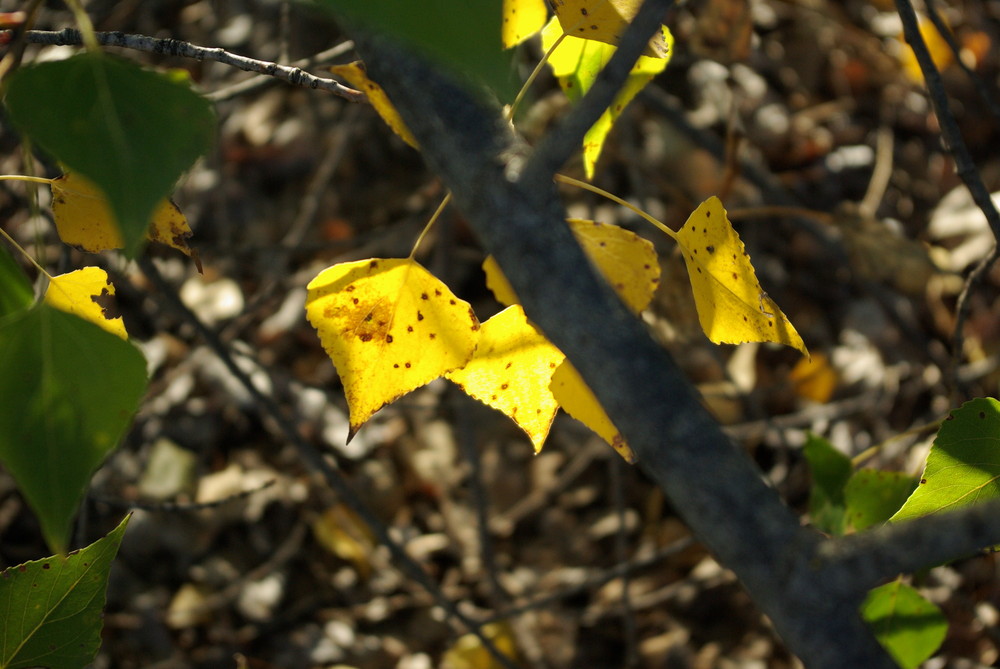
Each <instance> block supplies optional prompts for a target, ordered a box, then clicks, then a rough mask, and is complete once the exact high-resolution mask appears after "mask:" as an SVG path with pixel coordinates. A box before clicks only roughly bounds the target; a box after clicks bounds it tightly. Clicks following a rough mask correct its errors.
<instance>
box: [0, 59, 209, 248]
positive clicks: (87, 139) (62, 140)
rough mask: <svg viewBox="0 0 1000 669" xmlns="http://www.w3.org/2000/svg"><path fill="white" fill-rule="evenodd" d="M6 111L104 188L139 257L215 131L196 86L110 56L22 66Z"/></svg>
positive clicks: (47, 147) (128, 244)
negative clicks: (163, 204)
mask: <svg viewBox="0 0 1000 669" xmlns="http://www.w3.org/2000/svg"><path fill="white" fill-rule="evenodd" d="M6 104H7V108H8V110H9V112H10V117H11V120H12V121H13V122H14V124H15V125H16V126H17V127H18V128H19V129H20V130H21V131H22V132H23V133H24V134H25V135H27V136H28V137H29V138H30V139H31V140H32V141H33V142H34V143H35V144H37V145H38V146H39V147H41V148H42V149H43V150H44V151H46V152H47V153H49V154H51V155H52V156H53V157H54V158H55V159H56V160H58V161H60V162H61V163H63V164H65V165H67V166H68V167H69V168H70V169H71V170H74V171H76V172H79V173H80V174H82V175H84V176H85V177H87V178H88V179H90V180H91V181H93V182H94V183H95V184H96V185H97V186H98V187H99V188H100V189H101V190H102V191H104V194H105V195H106V196H107V198H108V201H109V203H110V204H111V209H112V211H113V212H114V214H115V218H116V219H117V222H118V225H119V227H120V228H121V232H122V237H123V238H124V240H125V252H126V253H127V254H128V255H130V256H131V255H134V254H135V253H136V251H137V250H138V249H139V247H140V245H141V244H142V242H143V239H144V238H145V235H146V230H147V229H148V228H149V221H150V218H151V217H152V215H153V211H154V209H155V208H156V205H157V204H158V203H159V202H160V201H161V200H163V199H164V198H166V197H167V196H168V195H170V192H171V191H172V190H173V187H174V184H175V183H176V182H177V179H178V178H179V177H180V176H181V174H182V173H183V172H184V170H186V169H187V168H189V167H190V166H191V165H192V164H193V163H194V161H195V160H196V159H197V158H198V157H199V156H201V155H202V154H203V153H205V152H206V151H207V150H208V148H209V146H210V145H211V142H212V138H213V136H214V133H215V114H214V113H213V112H212V107H211V105H210V103H209V102H208V101H207V100H206V99H204V98H202V97H201V96H199V95H198V94H197V93H195V92H194V91H193V90H191V87H190V86H189V85H188V84H187V83H185V82H183V81H180V80H178V77H177V76H170V75H165V74H159V73H156V72H152V71H150V70H145V69H142V68H141V67H139V66H138V65H135V64H133V63H129V62H127V61H123V60H120V59H118V58H115V57H112V56H108V55H106V54H91V53H87V54H81V55H78V56H74V57H72V58H69V59H67V60H60V61H56V62H50V63H41V64H39V65H30V66H27V67H23V68H21V69H20V70H18V71H17V72H15V73H14V75H13V76H12V77H11V80H10V85H9V87H8V90H7V97H6Z"/></svg>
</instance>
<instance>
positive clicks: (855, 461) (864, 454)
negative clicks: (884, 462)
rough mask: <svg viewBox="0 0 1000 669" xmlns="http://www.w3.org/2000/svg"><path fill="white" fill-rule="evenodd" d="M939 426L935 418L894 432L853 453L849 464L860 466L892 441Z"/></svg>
mask: <svg viewBox="0 0 1000 669" xmlns="http://www.w3.org/2000/svg"><path fill="white" fill-rule="evenodd" d="M939 427H941V421H940V420H936V421H932V422H930V423H924V424H923V425H916V426H914V427H911V428H910V429H909V430H906V431H904V432H900V433H899V434H895V435H893V436H891V437H889V438H888V439H886V440H885V441H881V442H879V443H877V444H875V445H873V446H869V447H868V448H866V449H865V450H863V451H861V452H860V453H858V454H857V455H855V456H854V457H853V458H851V466H853V467H858V466H860V465H861V463H863V462H864V461H865V460H868V459H869V458H872V457H874V456H875V455H876V454H877V453H878V452H879V451H881V450H882V449H883V448H885V447H886V446H888V445H889V444H891V443H892V442H894V441H898V440H900V439H902V438H904V437H909V436H916V435H918V434H922V433H924V432H927V431H930V430H936V429H938V428H939Z"/></svg>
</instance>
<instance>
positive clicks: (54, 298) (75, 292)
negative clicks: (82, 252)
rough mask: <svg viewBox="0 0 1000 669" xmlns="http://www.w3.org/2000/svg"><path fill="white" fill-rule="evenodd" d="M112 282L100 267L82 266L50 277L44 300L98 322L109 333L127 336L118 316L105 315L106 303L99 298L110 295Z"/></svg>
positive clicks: (113, 287) (124, 337) (112, 289)
mask: <svg viewBox="0 0 1000 669" xmlns="http://www.w3.org/2000/svg"><path fill="white" fill-rule="evenodd" d="M114 294H115V286H114V284H112V283H111V282H110V281H108V273H107V272H105V271H104V270H103V269H101V268H100V267H84V268H83V269H78V270H76V271H73V272H69V273H68V274H60V275H59V276H54V277H52V280H51V281H50V282H49V287H48V289H47V290H46V291H45V301H46V302H48V303H49V304H51V305H52V306H53V307H56V308H57V309H62V310H63V311H65V312H67V313H70V314H74V315H76V316H79V317H80V318H83V319H85V320H88V321H90V322H91V323H94V324H95V325H99V326H101V327H102V328H104V329H105V330H107V331H108V332H110V333H111V334H114V335H118V336H119V337H121V338H122V339H128V333H127V332H125V323H124V322H122V318H121V316H115V317H113V318H108V315H107V312H106V311H105V310H106V308H107V307H105V306H102V305H101V303H100V302H99V301H98V300H99V299H100V298H108V297H113V296H114Z"/></svg>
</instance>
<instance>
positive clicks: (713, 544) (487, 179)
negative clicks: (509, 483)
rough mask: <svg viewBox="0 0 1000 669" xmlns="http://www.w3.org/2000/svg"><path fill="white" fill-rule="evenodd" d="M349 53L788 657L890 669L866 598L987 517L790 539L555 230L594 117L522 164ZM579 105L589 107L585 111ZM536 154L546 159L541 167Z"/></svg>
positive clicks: (385, 69)
mask: <svg viewBox="0 0 1000 669" xmlns="http://www.w3.org/2000/svg"><path fill="white" fill-rule="evenodd" d="M666 4H667V3H666V2H665V0H647V3H646V5H652V6H653V9H649V8H647V7H644V9H643V12H644V13H643V16H645V17H650V16H655V15H656V9H657V8H661V9H662V8H663V7H665V6H666ZM660 15H661V16H662V12H661V14H660ZM642 30H649V32H651V30H650V28H649V26H648V25H646V26H644V27H638V28H637V27H636V26H635V25H633V26H632V29H630V33H629V35H630V39H635V40H639V42H638V43H639V44H642V43H643V42H644V40H645V39H647V38H648V34H649V32H646V33H645V37H644V36H643V33H642ZM356 41H357V45H358V48H359V50H360V51H361V53H362V55H363V56H364V57H365V61H366V63H367V65H368V68H369V71H370V72H371V73H372V74H373V77H374V78H375V79H376V80H377V81H379V82H380V83H381V84H382V85H383V86H384V87H385V89H386V90H387V91H388V92H389V94H390V96H391V97H392V99H393V101H394V102H395V103H396V105H397V107H398V109H399V111H400V113H401V114H402V115H403V117H404V120H405V121H406V123H407V124H408V126H409V127H410V129H411V130H412V131H413V133H414V135H415V136H416V137H417V139H418V140H419V141H420V143H421V146H422V147H423V155H424V157H425V158H426V160H427V162H428V163H429V165H430V167H431V169H433V170H434V171H435V172H436V173H437V174H438V175H440V176H441V178H442V179H443V180H444V182H445V183H446V185H447V186H448V187H449V188H450V189H451V191H452V194H453V196H454V200H455V203H456V205H457V206H458V207H459V209H461V210H462V212H463V214H464V215H465V217H466V218H467V220H468V221H469V223H470V224H471V226H472V227H473V228H474V230H475V232H476V234H477V235H478V237H479V238H480V241H481V242H482V244H483V246H484V247H485V248H486V250H487V251H489V252H490V253H492V254H493V255H494V257H496V259H497V260H498V262H499V263H500V265H501V267H502V268H503V270H504V272H505V274H506V275H507V278H508V279H509V280H510V282H511V284H512V285H513V287H514V289H515V290H516V291H517V293H518V294H519V295H520V296H521V297H522V300H523V306H524V308H525V311H526V312H527V314H528V316H529V317H530V318H531V319H532V321H533V322H534V323H535V324H536V325H538V326H539V327H540V329H541V330H542V331H543V332H544V333H545V335H546V336H547V337H548V338H549V339H550V340H551V341H552V342H553V343H554V344H555V345H556V346H558V347H559V348H560V349H562V351H563V352H564V353H565V354H566V355H567V357H568V358H569V360H571V361H572V363H573V364H574V365H575V366H576V367H577V369H578V370H579V371H580V373H581V375H582V376H583V378H584V379H585V380H586V381H587V383H588V384H589V385H590V386H591V388H592V389H593V390H594V392H595V394H596V395H597V397H598V399H599V400H600V402H601V404H602V405H603V407H604V409H605V410H606V411H607V413H608V415H609V416H610V417H611V419H612V421H613V422H614V424H615V425H616V426H617V427H618V428H619V429H620V430H621V432H622V433H623V434H624V436H625V437H626V439H627V440H628V442H629V444H630V446H631V447H632V449H633V451H634V452H635V453H636V454H637V456H638V458H639V466H640V467H641V468H642V469H643V470H644V471H645V472H646V473H647V474H648V475H649V476H650V477H651V478H653V479H654V480H655V481H656V482H657V483H658V484H659V485H660V486H661V487H662V489H663V490H664V491H665V493H666V494H667V495H668V497H669V498H670V500H671V502H672V503H673V505H674V507H675V508H676V509H677V510H678V512H679V513H680V514H681V515H682V517H683V518H684V519H685V521H686V522H687V523H688V524H689V525H690V527H691V529H692V530H693V531H694V532H695V534H696V535H697V536H698V537H699V539H700V540H701V541H703V542H704V543H705V544H706V545H707V546H708V548H709V549H711V550H712V551H713V552H714V554H715V555H716V556H717V557H718V559H719V560H720V561H721V562H722V563H723V564H724V565H726V566H727V567H728V568H730V569H732V570H733V571H734V572H735V573H736V575H737V576H738V577H739V578H740V580H741V581H742V583H743V584H744V586H745V587H746V588H747V590H748V591H749V593H750V595H751V597H752V598H753V599H754V601H755V602H756V603H757V605H758V606H759V607H760V609H761V610H762V611H763V612H764V613H765V614H767V615H768V616H769V617H770V618H771V620H772V622H773V623H774V626H775V628H776V630H777V631H778V633H779V634H780V635H781V636H782V638H783V639H784V641H785V642H786V644H787V645H788V647H789V649H790V650H791V651H792V652H794V653H795V654H796V655H798V656H799V657H800V658H801V659H802V660H803V661H804V662H805V664H806V665H807V666H809V667H810V668H812V669H827V668H829V669H834V668H840V667H866V668H868V667H872V668H885V669H890V668H892V667H895V666H896V664H895V662H894V661H893V660H892V659H891V658H890V657H889V655H888V654H887V653H886V652H885V651H884V650H883V649H882V647H881V646H880V645H879V644H878V642H877V641H876V640H875V638H874V636H873V635H872V633H871V631H870V629H869V628H868V626H867V625H866V624H865V623H864V622H863V621H862V619H861V617H860V615H859V613H858V609H859V606H860V604H861V602H862V600H863V598H864V596H865V595H866V593H867V592H868V590H870V589H871V588H872V587H874V586H875V585H877V584H878V582H879V581H881V580H883V579H886V578H890V577H894V576H896V575H897V574H898V573H899V572H900V571H908V570H913V569H916V568H919V567H923V566H926V565H928V564H933V563H935V562H940V561H944V560H946V559H949V558H954V557H959V556H961V555H962V554H963V553H967V552H971V551H974V550H975V549H976V548H978V547H981V546H985V545H990V544H993V543H998V542H1000V515H998V514H997V513H996V507H994V506H982V507H975V508H972V509H967V510H965V511H963V512H958V513H955V514H949V515H941V516H935V517H931V518H924V519H920V520H917V521H913V522H910V523H906V524H902V525H898V526H891V527H887V528H882V529H880V530H877V531H874V532H870V533H864V534H861V535H857V536H853V537H847V538H844V539H836V540H833V539H824V538H823V537H821V536H820V535H819V534H818V533H816V532H814V531H812V530H811V529H808V528H803V527H801V526H800V523H799V520H798V518H797V517H796V516H795V515H794V514H793V513H792V512H791V511H790V510H789V509H788V508H787V507H786V506H785V505H784V504H783V503H782V501H781V500H780V498H779V497H778V495H777V494H776V493H775V492H774V491H773V490H772V489H770V488H769V487H767V486H766V485H765V484H764V482H763V480H762V476H761V473H760V471H759V470H757V469H756V467H755V466H754V465H753V463H752V462H751V461H750V460H749V458H748V457H746V455H745V454H744V453H743V452H742V451H741V450H740V449H739V448H738V447H737V446H736V445H734V444H733V443H732V442H731V441H730V440H729V439H728V438H727V437H726V436H725V434H724V433H723V432H722V430H721V429H720V427H719V425H718V424H717V423H716V422H715V420H714V419H713V418H712V417H711V416H710V415H709V414H708V412H707V411H706V410H705V409H704V408H703V406H702V405H701V402H700V400H699V398H698V396H697V394H696V392H695V391H694V389H693V388H692V387H691V385H690V384H689V383H688V382H687V380H686V379H685V378H684V376H683V375H682V373H681V372H680V370H679V369H678V367H677V366H676V364H675V363H674V362H673V360H672V359H671V358H670V357H669V355H668V354H667V353H666V352H665V351H664V350H662V349H661V348H660V347H659V346H658V345H657V344H656V343H655V342H654V341H653V340H652V339H651V337H650V336H649V335H648V333H647V332H646V330H645V328H644V327H643V325H642V324H641V322H640V321H639V320H638V319H637V318H635V317H634V316H633V315H632V314H631V313H630V312H629V311H628V310H627V309H626V308H625V307H624V306H623V305H622V303H621V302H620V301H619V300H618V298H617V296H616V295H615V293H614V291H613V290H612V289H611V288H610V287H609V286H608V285H607V284H606V283H605V282H604V281H603V279H601V278H600V277H599V275H598V274H597V273H595V271H594V270H593V268H592V267H591V265H590V264H589V262H588V260H587V259H586V256H585V255H584V254H583V252H582V250H581V249H580V247H579V246H578V244H577V243H576V241H575V239H574V237H573V235H572V233H571V232H570V231H569V229H568V227H567V226H566V224H565V222H564V218H565V212H564V210H563V207H562V205H561V203H560V202H559V198H558V195H557V191H556V189H555V187H554V184H553V182H552V179H551V177H552V173H553V172H554V170H555V169H557V167H558V165H561V164H562V162H563V160H564V155H563V153H564V151H565V147H566V146H568V145H569V142H570V141H571V140H574V141H575V142H579V141H580V140H581V139H582V135H583V133H584V132H585V131H586V129H587V127H586V123H584V122H583V121H581V120H579V119H584V118H586V115H587V114H590V113H592V112H593V111H594V110H593V108H589V109H588V110H586V111H583V112H575V113H574V117H573V118H574V119H576V120H573V121H572V122H569V123H566V124H564V125H562V126H561V127H560V129H559V130H558V131H557V134H556V135H555V136H554V138H553V139H547V140H542V142H541V144H540V149H539V150H538V151H537V152H536V153H535V154H533V155H531V154H529V152H528V151H527V149H526V148H525V147H524V146H523V144H522V143H521V142H520V141H519V139H518V138H517V137H516V136H514V134H513V133H512V132H511V130H510V127H509V125H507V124H505V123H504V122H503V120H502V116H501V114H500V110H499V109H497V108H496V107H495V106H492V107H490V106H487V105H485V104H484V103H483V102H482V101H481V99H479V98H475V97H473V96H472V95H469V94H468V92H467V91H465V90H463V89H462V87H461V86H459V85H458V84H457V83H455V82H454V81H451V80H449V79H448V78H446V77H444V76H442V74H441V73H440V72H438V71H436V70H434V69H433V68H432V67H430V66H429V65H428V64H427V63H425V62H423V61H422V60H421V59H420V58H419V57H416V56H415V55H414V54H412V53H409V52H407V51H406V50H405V49H404V48H402V47H401V46H400V45H399V44H396V43H393V42H392V41H391V40H387V39H384V38H381V37H379V36H377V35H359V36H358V39H357V40H356ZM628 69H629V68H628V67H623V68H617V70H616V72H617V73H611V74H608V75H607V79H606V81H605V85H606V86H605V88H604V90H603V92H602V93H601V94H600V95H601V96H606V95H608V92H607V91H608V90H612V89H614V87H617V86H620V85H621V83H622V81H623V80H624V77H625V76H626V74H627V71H628ZM611 95H612V96H613V92H612V93H611ZM597 97H598V96H595V97H594V98H592V99H593V100H596V99H597ZM601 99H602V100H603V97H602V98H601ZM588 104H593V105H595V106H596V103H593V102H591V103H588V102H587V98H585V99H584V101H582V102H581V105H588ZM574 136H575V139H574ZM548 150H551V151H553V154H552V155H550V156H547V155H543V154H542V152H543V151H548ZM956 553H957V554H956Z"/></svg>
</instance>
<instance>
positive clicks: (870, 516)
mask: <svg viewBox="0 0 1000 669" xmlns="http://www.w3.org/2000/svg"><path fill="white" fill-rule="evenodd" d="M916 485H917V482H916V481H915V480H914V479H913V477H912V476H907V475H906V474H903V473H902V472H882V471H878V470H875V469H859V470H858V471H856V472H854V476H852V477H851V480H849V481H848V482H847V485H846V486H845V487H844V501H845V502H846V504H847V521H848V522H849V523H850V524H851V525H853V526H854V529H856V530H858V531H859V532H860V531H861V530H864V529H867V528H869V527H871V526H872V525H881V524H882V523H885V522H886V521H888V520H889V518H890V517H892V514H894V513H896V512H897V511H899V508H900V507H901V506H903V503H904V502H905V501H906V498H907V497H909V496H910V493H912V492H913V489H914V488H915V487H916Z"/></svg>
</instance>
